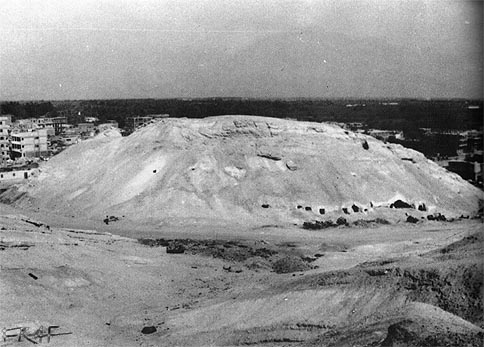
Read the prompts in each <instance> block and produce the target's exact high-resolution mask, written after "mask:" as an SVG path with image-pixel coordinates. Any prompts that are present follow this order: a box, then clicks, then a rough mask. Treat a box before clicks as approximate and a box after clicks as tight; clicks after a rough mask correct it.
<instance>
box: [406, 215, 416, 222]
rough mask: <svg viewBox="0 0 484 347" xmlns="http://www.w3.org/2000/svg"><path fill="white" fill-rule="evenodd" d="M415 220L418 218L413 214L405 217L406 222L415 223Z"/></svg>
mask: <svg viewBox="0 0 484 347" xmlns="http://www.w3.org/2000/svg"><path fill="white" fill-rule="evenodd" d="M417 222H418V218H415V217H413V216H408V217H407V223H417Z"/></svg>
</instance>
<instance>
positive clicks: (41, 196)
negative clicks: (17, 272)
mask: <svg viewBox="0 0 484 347" xmlns="http://www.w3.org/2000/svg"><path fill="white" fill-rule="evenodd" d="M107 135H109V136H98V137H97V138H95V139H93V140H89V141H85V142H83V143H80V144H78V145H75V146H72V147H70V148H69V149H67V150H66V151H64V152H62V153H61V154H59V155H57V156H55V157H53V158H52V159H51V160H50V161H49V162H47V163H45V164H44V165H43V166H42V167H41V173H40V174H39V176H38V177H37V178H35V179H33V180H32V181H31V182H30V184H29V186H28V187H27V186H24V187H19V188H18V192H25V193H26V194H24V195H22V196H21V197H20V198H19V199H18V200H17V204H19V205H21V206H23V207H28V206H35V207H37V208H46V209H50V210H52V209H53V210H55V211H59V213H64V214H76V215H81V216H85V217H88V218H104V217H105V216H106V215H115V216H125V218H128V219H131V220H134V221H141V220H143V221H149V222H153V223H172V222H179V221H184V222H209V223H219V222H220V223H224V222H231V223H234V222H235V223H248V222H255V223H267V222H296V221H297V222H299V221H301V220H310V219H324V218H329V216H338V215H345V217H348V215H351V216H353V215H355V216H356V215H358V216H359V217H358V218H362V216H364V215H372V216H374V215H377V214H381V213H383V214H384V215H385V214H390V213H400V214H403V213H404V212H403V211H404V210H405V211H408V213H417V215H418V216H423V215H424V213H434V212H440V213H444V214H446V215H447V216H460V215H461V214H464V215H469V214H473V213H475V212H476V211H477V209H478V201H479V199H481V197H482V194H481V192H480V191H479V190H478V189H477V188H475V187H473V186H471V185H470V184H468V183H467V182H465V181H464V180H462V179H461V178H460V177H459V176H457V175H455V174H453V173H450V172H448V171H446V170H445V169H443V168H441V167H439V166H438V165H437V164H435V163H433V162H431V161H429V160H427V159H426V158H425V157H424V156H423V155H422V154H420V153H418V152H416V151H413V150H409V149H405V148H403V147H401V146H399V145H393V144H385V143H383V142H381V141H378V140H376V139H374V138H372V137H369V136H365V135H361V134H355V133H352V132H349V131H344V130H343V129H341V128H340V127H338V126H336V125H331V124H320V123H311V122H297V121H292V120H281V119H273V118H263V117H255V116H220V117H210V118H205V119H165V120H162V121H160V122H158V123H155V124H151V125H149V126H147V127H145V128H142V129H140V130H138V131H136V132H135V133H133V134H132V135H130V136H129V137H119V136H115V134H113V133H112V131H111V133H110V134H107ZM9 194H10V195H9ZM3 195H4V197H2V198H5V196H6V195H9V196H10V198H11V195H12V192H6V193H4V194H3ZM18 196H20V195H18ZM398 200H401V201H402V202H405V203H406V204H409V205H411V206H412V207H411V208H410V209H408V208H407V209H396V208H390V205H392V204H393V203H395V202H396V201H398ZM393 207H395V205H394V206H393ZM422 210H425V212H421V211H422ZM418 213H420V214H418ZM323 214H324V215H323ZM351 216H350V218H351ZM385 216H386V215H385Z"/></svg>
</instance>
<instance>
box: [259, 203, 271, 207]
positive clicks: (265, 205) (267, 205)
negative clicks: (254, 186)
mask: <svg viewBox="0 0 484 347" xmlns="http://www.w3.org/2000/svg"><path fill="white" fill-rule="evenodd" d="M261 207H262V208H269V207H271V206H270V205H269V204H262V205H261Z"/></svg>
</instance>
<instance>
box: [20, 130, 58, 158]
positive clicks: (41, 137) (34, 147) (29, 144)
mask: <svg viewBox="0 0 484 347" xmlns="http://www.w3.org/2000/svg"><path fill="white" fill-rule="evenodd" d="M10 139H11V153H12V157H13V158H14V159H17V158H25V159H28V158H39V157H45V156H47V155H48V154H49V151H48V147H47V130H46V129H35V130H30V131H25V132H15V131H13V132H12V133H11V136H10Z"/></svg>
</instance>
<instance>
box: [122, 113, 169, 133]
mask: <svg viewBox="0 0 484 347" xmlns="http://www.w3.org/2000/svg"><path fill="white" fill-rule="evenodd" d="M168 117H170V115H169V114H149V115H147V116H136V117H128V118H127V120H126V128H127V130H128V131H130V132H132V131H135V130H136V129H138V128H141V127H143V126H145V125H147V124H149V123H151V121H153V120H159V119H163V118H168Z"/></svg>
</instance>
